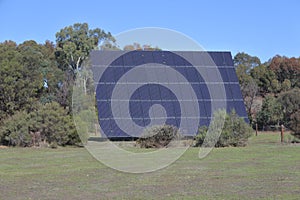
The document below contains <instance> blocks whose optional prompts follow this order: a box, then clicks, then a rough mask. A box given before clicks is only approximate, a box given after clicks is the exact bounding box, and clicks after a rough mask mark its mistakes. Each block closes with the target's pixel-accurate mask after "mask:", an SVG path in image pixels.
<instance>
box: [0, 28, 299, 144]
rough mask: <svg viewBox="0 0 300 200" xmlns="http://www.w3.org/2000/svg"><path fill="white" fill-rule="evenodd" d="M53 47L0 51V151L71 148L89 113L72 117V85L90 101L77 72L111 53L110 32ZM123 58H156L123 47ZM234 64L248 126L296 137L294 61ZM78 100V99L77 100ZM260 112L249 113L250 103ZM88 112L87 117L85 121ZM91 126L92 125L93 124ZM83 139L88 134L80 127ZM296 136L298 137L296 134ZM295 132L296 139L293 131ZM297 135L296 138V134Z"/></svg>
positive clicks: (71, 37) (62, 38) (60, 38)
mask: <svg viewBox="0 0 300 200" xmlns="http://www.w3.org/2000/svg"><path fill="white" fill-rule="evenodd" d="M55 36H56V41H55V42H52V41H46V42H45V43H44V44H38V43H37V42H36V41H34V40H29V41H24V42H23V43H21V44H17V43H16V42H14V41H3V42H1V43H0V94H1V95H0V144H1V145H12V146H33V145H40V144H41V143H42V144H47V145H53V146H56V145H62V146H63V145H74V144H80V143H81V141H80V138H79V137H78V134H77V131H76V129H75V125H74V122H73V118H72V113H74V112H76V113H79V115H78V116H81V117H82V118H89V116H90V115H91V114H92V115H94V114H93V113H92V110H93V108H89V106H90V105H81V107H76V109H78V110H76V111H74V110H72V90H73V86H74V84H76V83H75V80H76V77H80V80H81V81H82V82H83V84H82V85H83V86H84V87H83V88H79V89H81V90H82V93H83V94H84V96H83V97H80V98H86V99H89V100H91V101H95V96H94V89H93V87H94V86H93V80H92V79H91V78H90V77H91V76H90V75H88V74H86V72H85V71H84V70H83V68H84V65H83V63H84V61H86V59H87V58H88V56H89V52H90V51H91V50H95V49H103V50H106V49H110V50H119V47H118V46H117V45H116V40H115V38H114V37H113V36H112V34H111V33H110V32H107V31H104V30H102V29H99V28H95V29H90V28H89V26H88V24H87V23H76V24H74V25H71V26H67V27H65V28H62V29H61V30H59V31H58V32H57V33H56V35H55ZM124 50H160V49H159V48H158V47H151V46H149V45H140V44H137V43H134V44H129V45H127V46H125V47H124ZM234 64H235V66H236V71H237V74H238V77H239V80H240V84H241V88H242V92H243V95H244V99H245V105H246V107H247V112H248V114H249V118H250V120H251V122H252V123H253V122H257V123H259V125H260V126H267V125H271V124H279V123H284V124H285V125H286V126H288V127H289V128H291V129H293V130H298V129H299V127H298V126H299V120H300V111H299V105H300V103H299V101H300V97H299V94H300V93H299V87H300V80H299V79H300V60H299V58H287V57H281V56H275V57H274V58H272V59H271V60H270V61H268V62H266V63H261V62H260V60H259V59H258V58H257V57H253V56H250V55H248V54H246V53H238V54H237V55H236V56H235V57H234ZM78 98H79V97H78ZM259 98H261V99H262V102H263V103H262V105H260V106H258V105H257V99H259ZM89 112H90V113H89ZM95 123H96V122H95ZM80 127H84V129H85V130H86V131H87V132H93V131H95V130H94V129H95V127H91V126H89V125H88V124H81V126H80ZM297 128H298V129H297ZM296 132H297V131H296ZM297 133H298V134H299V130H298V132H297Z"/></svg>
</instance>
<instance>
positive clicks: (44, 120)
mask: <svg viewBox="0 0 300 200" xmlns="http://www.w3.org/2000/svg"><path fill="white" fill-rule="evenodd" d="M32 133H38V141H37V143H39V142H40V140H42V141H44V142H45V143H46V144H50V145H52V144H53V146H55V145H60V146H64V145H74V144H79V143H80V138H79V136H78V134H77V132H76V129H75V125H74V123H73V120H72V118H71V116H70V115H69V114H68V113H67V111H66V110H65V109H64V108H63V107H61V106H60V105H59V104H58V103H56V102H52V103H46V104H45V105H37V108H36V110H34V111H32V112H30V113H26V112H25V111H23V112H17V113H16V114H14V115H13V116H11V117H9V118H7V119H6V120H5V121H4V122H3V123H2V125H1V127H0V142H1V144H4V145H11V146H32V145H34V142H33V136H32V135H31V134H32Z"/></svg>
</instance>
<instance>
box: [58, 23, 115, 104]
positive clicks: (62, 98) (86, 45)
mask: <svg viewBox="0 0 300 200" xmlns="http://www.w3.org/2000/svg"><path fill="white" fill-rule="evenodd" d="M114 43H115V39H114V37H113V36H112V35H111V33H110V32H105V31H104V30H101V29H99V28H96V29H90V28H89V26H88V24H87V23H82V24H81V23H76V24H74V25H72V26H67V27H65V28H63V29H61V30H60V31H59V32H58V33H56V49H55V56H56V60H57V62H58V65H59V68H61V69H62V70H63V71H64V72H65V81H63V82H62V83H61V84H60V91H59V92H58V99H59V103H60V104H61V105H62V106H64V107H65V108H67V107H68V108H69V109H71V106H70V104H71V94H72V86H73V84H74V80H75V78H76V77H78V78H80V79H81V80H82V81H83V82H84V83H83V85H85V87H84V92H85V93H86V91H87V88H88V87H89V86H88V83H90V84H91V83H92V80H91V78H88V77H87V75H89V74H88V73H86V69H85V70H83V63H84V62H85V61H87V58H88V56H89V54H90V51H91V50H93V49H99V48H101V46H102V47H103V48H109V47H110V46H111V47H113V46H114V45H109V44H114ZM89 77H90V76H89Z"/></svg>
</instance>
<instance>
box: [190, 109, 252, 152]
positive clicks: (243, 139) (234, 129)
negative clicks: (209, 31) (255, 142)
mask: <svg viewBox="0 0 300 200" xmlns="http://www.w3.org/2000/svg"><path fill="white" fill-rule="evenodd" d="M215 124H216V123H215ZM212 126H214V123H213V124H212ZM213 129H214V128H213ZM207 130H208V128H207V127H205V126H204V127H200V128H199V130H198V134H197V135H196V137H195V140H196V142H195V146H200V145H202V143H203V141H204V139H205V137H206V133H207ZM252 132H253V130H252V128H251V127H250V126H249V124H247V123H246V122H245V121H244V120H243V119H242V118H240V117H239V116H238V115H237V114H236V113H235V111H232V112H231V113H230V114H226V118H225V122H224V126H223V129H222V132H221V135H220V137H219V139H218V141H217V142H216V144H215V147H228V146H235V147H237V146H245V145H246V143H247V140H248V138H249V137H250V136H251V135H252Z"/></svg>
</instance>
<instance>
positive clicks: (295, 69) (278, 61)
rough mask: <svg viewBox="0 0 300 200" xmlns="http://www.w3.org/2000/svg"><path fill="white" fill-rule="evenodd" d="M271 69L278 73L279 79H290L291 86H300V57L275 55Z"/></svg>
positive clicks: (282, 80)
mask: <svg viewBox="0 0 300 200" xmlns="http://www.w3.org/2000/svg"><path fill="white" fill-rule="evenodd" d="M270 69H271V70H272V71H273V72H274V73H275V74H276V75H277V78H278V81H279V82H280V83H283V82H284V81H285V80H290V82H291V87H300V59H299V58H298V59H297V58H287V57H281V56H275V57H274V58H273V59H272V61H271V63H270Z"/></svg>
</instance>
